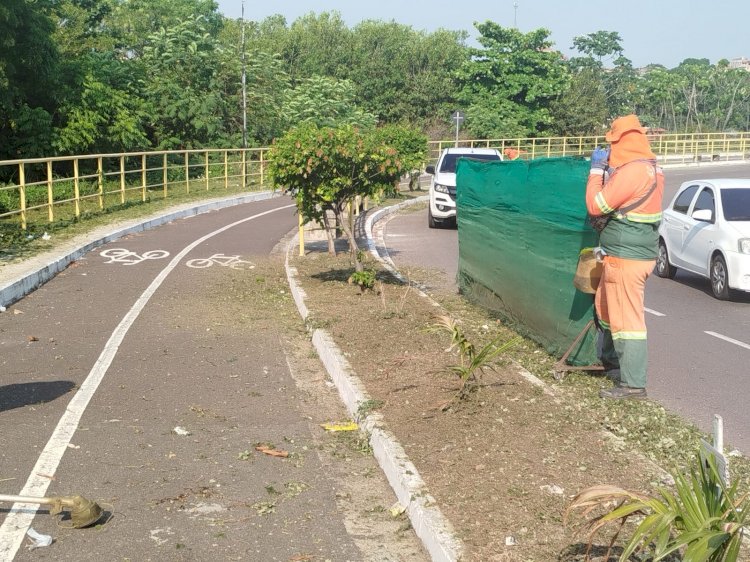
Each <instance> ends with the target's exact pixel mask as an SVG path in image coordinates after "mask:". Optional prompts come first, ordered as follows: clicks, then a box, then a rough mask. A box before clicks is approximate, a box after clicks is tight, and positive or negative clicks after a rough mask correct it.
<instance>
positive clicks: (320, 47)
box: [0, 0, 750, 159]
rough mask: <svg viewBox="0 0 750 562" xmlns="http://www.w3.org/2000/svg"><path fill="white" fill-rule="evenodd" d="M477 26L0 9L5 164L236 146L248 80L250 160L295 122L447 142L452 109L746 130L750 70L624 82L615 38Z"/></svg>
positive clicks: (506, 119) (119, 5) (140, 4)
mask: <svg viewBox="0 0 750 562" xmlns="http://www.w3.org/2000/svg"><path fill="white" fill-rule="evenodd" d="M243 25H244V34H243ZM475 27H476V31H477V33H478V37H477V41H478V46H469V45H467V39H468V33H467V32H466V31H451V30H447V29H440V30H436V31H434V32H431V33H427V32H425V31H419V30H415V29H413V28H412V27H410V26H407V25H403V24H400V23H397V22H394V21H389V22H386V21H377V20H368V21H363V22H360V23H358V24H357V25H355V26H353V27H349V26H348V25H347V24H346V23H345V22H344V20H343V18H342V17H341V15H340V14H338V13H337V12H322V13H315V12H310V13H308V14H306V15H304V16H302V17H300V18H299V19H297V20H296V21H293V22H287V21H286V20H285V18H284V17H282V16H280V15H275V16H271V17H268V18H266V19H264V20H261V21H245V22H241V21H240V20H236V19H228V18H226V17H224V16H223V15H222V14H221V13H219V12H218V9H217V4H216V2H215V1H214V0H162V1H160V2H153V1H152V0H0V29H2V34H0V158H2V159H7V158H19V157H33V156H43V155H66V154H76V153H84V152H109V151H134V150H143V149H153V148H183V147H185V148H188V147H208V146H215V147H222V146H240V145H241V141H242V136H243V135H242V133H243V104H242V80H241V77H242V71H243V68H244V71H245V75H246V88H245V89H246V95H247V104H246V111H247V136H248V144H249V145H250V146H267V145H269V144H270V143H271V142H272V141H273V139H274V138H278V137H281V136H283V135H284V133H285V132H286V131H287V130H288V129H289V128H290V127H294V126H296V125H297V124H299V123H301V122H308V121H310V122H314V123H316V124H318V125H319V126H329V125H335V124H352V125H356V126H359V127H365V128H368V127H372V126H378V127H382V126H383V125H387V124H394V123H398V124H408V126H409V127H411V128H413V129H415V130H416V131H418V132H419V133H420V134H426V135H427V136H428V137H429V138H432V139H446V138H452V136H453V129H452V123H451V120H450V116H451V114H452V113H453V112H454V111H456V110H461V111H464V112H465V114H466V121H465V122H464V124H463V128H462V134H463V135H465V136H467V137H471V138H481V137H494V138H509V137H516V136H532V137H542V136H549V135H585V134H595V133H600V132H601V130H602V128H603V127H604V126H605V125H606V124H607V123H608V122H609V120H610V119H611V118H612V117H614V116H617V115H621V114H624V113H629V112H636V113H638V114H639V115H640V116H641V119H642V121H643V122H644V123H645V124H647V125H650V126H653V127H661V128H664V129H666V130H668V131H672V132H693V131H701V132H710V131H732V130H747V129H748V128H749V127H750V72H747V71H746V70H744V69H736V68H730V66H729V64H728V62H727V61H718V62H717V63H715V64H712V63H711V62H710V61H708V60H706V59H686V60H685V61H683V62H682V63H681V64H679V65H678V66H677V67H675V68H671V69H670V68H665V67H663V66H659V65H649V66H647V67H645V68H642V69H637V68H634V67H633V65H632V62H631V61H630V60H629V59H628V58H627V56H626V55H627V53H626V52H625V49H624V48H623V46H622V38H621V36H620V35H619V33H618V32H616V31H612V30H592V31H591V32H590V33H589V34H586V35H581V36H578V37H575V38H574V39H573V41H572V45H570V46H562V47H561V46H557V45H554V44H552V42H551V40H550V36H549V31H547V30H545V29H536V30H532V31H529V32H521V31H519V30H517V29H514V28H507V27H503V26H501V25H499V24H498V23H495V22H492V21H486V22H483V23H477V24H475ZM243 35H244V42H243V40H242V38H243ZM567 47H570V49H569V50H572V56H571V57H570V58H569V59H566V57H565V56H564V55H563V53H562V52H561V48H562V49H565V50H566V52H567V51H568V49H567Z"/></svg>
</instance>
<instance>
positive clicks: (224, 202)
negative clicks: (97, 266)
mask: <svg viewBox="0 0 750 562" xmlns="http://www.w3.org/2000/svg"><path fill="white" fill-rule="evenodd" d="M275 196H278V193H274V192H272V191H264V192H260V193H252V194H249V195H241V196H233V197H228V198H224V199H216V200H213V201H209V202H206V203H203V204H201V205H198V206H193V205H191V204H186V205H184V206H182V207H178V208H177V209H174V210H172V211H170V212H168V213H167V214H164V215H158V216H153V217H151V218H147V219H146V220H144V219H133V220H132V221H129V222H127V223H125V225H124V226H123V227H122V228H119V229H118V230H115V231H110V230H109V229H111V228H112V227H102V228H100V229H97V230H95V231H92V232H91V233H89V234H87V235H86V239H87V240H88V241H87V242H85V243H83V244H81V243H80V242H77V241H76V240H75V239H74V240H73V241H72V242H71V243H69V244H68V245H67V246H65V245H64V246H63V247H62V250H61V249H57V250H54V251H52V252H48V253H46V254H42V255H40V256H36V257H35V258H32V259H30V260H28V261H26V262H24V264H23V266H22V267H23V270H21V271H19V277H17V279H16V280H11V281H10V282H5V284H4V285H0V306H2V307H7V306H10V305H11V304H13V303H14V302H16V301H18V300H19V299H21V298H23V297H24V296H26V295H28V294H29V293H31V292H32V291H34V290H36V289H38V288H39V287H41V286H42V285H44V284H45V283H46V282H47V281H49V280H50V279H52V278H53V277H54V276H55V275H57V274H58V273H60V272H61V271H63V270H64V269H65V268H66V267H68V266H69V265H70V264H71V263H73V262H74V261H76V260H77V259H79V258H80V257H81V256H83V255H84V254H86V253H87V252H90V251H91V250H93V249H94V248H97V247H99V246H102V245H104V244H108V243H109V242H112V241H114V240H118V239H119V238H122V237H123V236H127V235H128V234H133V233H135V232H142V231H144V230H149V229H151V228H154V227H157V226H161V225H162V224H165V223H168V222H172V221H174V220H177V219H182V218H185V217H191V216H195V215H199V214H202V213H207V212H209V211H215V210H218V209H223V208H225V207H233V206H235V205H240V204H242V203H249V202H251V201H262V200H264V199H270V198H271V197H275ZM61 251H62V254H61ZM6 267H7V268H8V269H7V271H11V274H10V275H11V276H13V273H12V272H13V270H14V269H17V268H14V267H13V266H12V265H9V266H6ZM0 273H5V271H4V270H0ZM0 283H3V282H2V281H0Z"/></svg>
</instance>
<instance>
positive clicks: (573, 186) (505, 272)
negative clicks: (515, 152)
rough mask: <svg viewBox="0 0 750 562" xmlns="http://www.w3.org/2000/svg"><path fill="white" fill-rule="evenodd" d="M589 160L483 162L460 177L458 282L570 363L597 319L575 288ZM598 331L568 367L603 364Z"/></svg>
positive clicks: (590, 236)
mask: <svg viewBox="0 0 750 562" xmlns="http://www.w3.org/2000/svg"><path fill="white" fill-rule="evenodd" d="M589 167H590V164H589V163H588V162H587V161H585V160H584V159H583V158H545V159H537V160H513V161H507V162H479V161H475V160H469V159H466V158H462V159H461V160H460V161H459V163H458V167H457V170H456V173H457V177H456V183H457V190H456V191H457V208H458V211H457V212H458V244H459V263H458V278H459V279H458V282H459V286H460V288H461V291H462V293H463V294H464V295H466V296H467V297H468V298H469V299H471V300H473V301H474V302H477V303H478V304H480V305H481V306H483V307H485V308H487V309H489V310H492V311H494V312H495V313H497V314H499V315H500V316H501V317H502V318H503V319H504V320H505V321H506V322H507V323H509V324H510V325H511V326H512V327H513V328H514V329H515V330H516V331H517V332H519V333H521V334H523V335H525V336H527V337H529V338H531V339H533V340H534V341H536V342H538V343H539V344H541V345H542V346H544V348H545V349H547V351H548V352H550V353H551V354H553V355H556V356H557V357H560V356H562V355H563V354H564V353H565V351H566V350H567V349H568V348H569V347H570V346H571V344H572V343H573V341H574V340H575V339H576V336H577V335H578V334H579V333H580V332H581V330H582V329H583V328H584V327H585V326H586V324H587V323H588V322H589V320H591V319H592V317H593V311H592V309H593V302H594V300H593V295H589V294H585V293H581V292H579V291H577V290H576V289H575V287H573V276H574V274H575V270H576V265H577V263H578V253H579V251H580V250H581V248H585V247H591V246H595V245H596V234H595V232H594V231H593V230H592V229H591V228H590V226H589V225H588V223H587V221H586V202H585V195H586V179H587V176H588V172H589ZM597 362H598V361H597V358H596V341H595V333H594V331H593V330H590V331H589V333H588V335H587V336H586V337H585V338H584V339H583V340H581V342H580V344H579V345H578V346H577V349H574V350H573V351H572V352H571V354H570V356H569V358H568V363H570V364H572V365H591V364H595V363H597Z"/></svg>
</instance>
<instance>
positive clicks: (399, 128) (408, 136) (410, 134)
mask: <svg viewBox="0 0 750 562" xmlns="http://www.w3.org/2000/svg"><path fill="white" fill-rule="evenodd" d="M373 135H374V136H375V139H377V140H376V142H378V143H381V144H384V145H387V146H392V147H393V148H394V149H396V152H397V153H398V155H399V160H400V161H401V168H402V170H403V171H404V172H405V173H408V174H409V188H410V189H412V190H413V189H414V188H415V187H416V188H417V189H418V188H419V175H420V170H421V168H422V166H424V165H425V163H426V162H427V153H428V146H427V141H428V139H427V135H425V134H424V133H422V132H420V131H418V130H416V129H415V128H414V127H411V126H409V125H384V126H382V127H378V129H377V130H376V131H374V132H373ZM383 189H384V190H385V191H386V192H387V191H391V190H392V189H394V185H393V184H391V185H384V186H383Z"/></svg>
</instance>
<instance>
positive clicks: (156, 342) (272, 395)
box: [0, 198, 424, 560]
mask: <svg viewBox="0 0 750 562" xmlns="http://www.w3.org/2000/svg"><path fill="white" fill-rule="evenodd" d="M289 204H290V201H289V200H287V199H280V198H279V199H274V200H269V201H259V202H255V203H251V204H247V205H240V206H237V207H231V208H227V209H224V210H221V211H216V212H212V213H208V214H205V215H199V216H195V217H193V218H189V219H182V220H177V221H175V222H172V223H169V224H167V225H165V226H162V227H159V228H157V229H154V230H150V231H145V232H140V233H135V234H131V235H128V236H127V237H126V238H124V239H120V240H117V241H115V242H112V243H110V244H108V245H106V246H102V247H101V248H98V249H96V250H94V251H92V252H89V253H88V254H86V255H85V256H83V257H82V258H81V259H79V260H78V261H76V262H75V263H74V264H73V265H72V266H71V267H69V268H68V269H66V270H65V271H64V272H63V273H62V274H60V275H58V276H57V277H55V278H54V279H52V280H51V281H49V282H48V283H46V284H45V285H43V286H42V287H41V288H40V289H39V290H37V291H36V292H34V293H32V294H30V295H28V296H27V297H25V298H23V299H22V300H20V301H18V302H16V303H15V304H14V305H13V306H11V307H9V309H8V310H7V311H6V312H5V313H3V314H0V357H1V359H0V368H1V369H2V370H1V372H2V375H0V377H1V378H0V391H1V392H0V432H1V433H2V442H3V443H4V444H5V446H4V448H3V450H2V451H0V493H7V494H18V493H19V492H20V491H21V490H22V488H23V487H24V483H26V482H27V479H29V481H31V480H36V482H37V485H38V483H39V482H43V483H44V486H48V489H46V493H47V494H48V495H51V494H59V495H67V494H72V493H80V494H83V495H85V496H87V497H90V498H91V499H95V500H96V501H99V502H102V503H106V504H108V505H106V506H105V508H106V509H108V510H110V511H112V513H113V515H114V516H113V517H112V518H111V520H110V521H109V523H107V524H106V525H104V526H102V527H100V528H94V529H87V530H77V531H70V530H61V529H59V528H58V527H57V526H56V520H55V519H54V518H53V517H50V516H49V515H45V514H44V513H43V510H42V512H41V514H40V515H38V516H37V517H36V518H35V519H34V521H33V523H32V525H33V527H34V528H35V529H36V530H37V531H40V532H42V533H47V534H50V535H52V536H54V537H55V543H54V544H53V545H52V546H50V547H47V548H44V549H40V550H36V551H33V552H31V553H29V552H28V551H27V550H26V549H25V548H23V547H22V548H21V549H20V550H18V554H17V556H16V559H18V560H24V559H27V558H28V559H31V558H33V559H37V560H38V559H46V558H50V559H51V558H53V557H54V558H56V559H60V558H63V559H65V558H76V559H83V560H86V559H91V560H93V559H101V558H102V557H104V558H106V559H123V560H125V559H131V560H206V559H209V558H211V557H213V558H217V559H222V560H224V559H225V560H231V559H236V560H292V559H295V557H296V559H297V560H400V559H414V560H421V559H424V558H423V556H424V555H423V554H422V553H421V550H420V547H419V545H418V544H417V541H416V539H415V538H414V537H413V536H402V537H401V538H399V539H398V540H395V539H394V537H393V536H392V533H393V526H394V525H396V527H398V526H399V525H401V524H402V523H398V522H389V521H387V516H383V513H384V512H385V511H386V510H385V509H383V508H384V507H387V506H388V505H390V504H389V503H388V502H391V501H395V500H394V498H393V496H392V494H391V493H390V491H389V490H388V489H387V488H386V486H385V484H384V483H383V481H382V478H381V477H380V476H379V475H378V474H377V472H378V471H377V469H376V467H375V465H374V462H373V461H372V459H369V460H368V461H366V462H365V461H363V460H362V459H363V458H366V457H364V456H361V455H360V456H357V455H354V454H353V452H352V451H351V450H348V449H346V448H344V450H343V452H342V445H341V443H340V442H337V441H335V440H334V439H335V438H333V437H331V436H328V435H326V434H324V432H322V430H321V429H320V427H319V424H320V423H322V422H325V421H331V419H334V418H335V417H336V416H343V415H344V414H343V409H342V408H341V406H340V405H339V404H338V400H337V397H336V395H335V391H334V390H333V389H330V388H328V387H327V386H326V385H325V384H324V381H323V378H324V377H323V375H322V373H321V371H320V365H319V363H317V361H312V362H310V361H309V360H310V355H311V354H310V351H309V349H307V350H305V349H304V344H305V342H304V340H305V338H304V333H303V331H302V330H301V328H299V327H298V330H299V331H298V333H296V334H294V333H292V335H290V334H289V331H288V330H285V329H284V326H277V325H276V320H275V317H277V315H279V314H280V315H281V316H282V317H288V318H292V317H293V316H294V309H293V304H292V303H291V299H289V298H288V296H285V295H283V288H280V287H281V286H282V285H278V286H277V281H278V280H277V279H272V275H273V272H274V271H275V270H274V269H273V267H274V266H273V265H272V262H268V256H269V254H270V253H271V251H272V248H273V246H274V243H275V242H277V241H278V240H279V239H281V238H282V237H283V236H284V235H285V234H286V233H287V232H289V231H290V230H291V229H293V228H294V226H295V224H296V216H295V214H294V210H293V209H282V210H276V209H279V207H283V206H286V205H289ZM263 213H267V214H263ZM251 216H255V217H256V218H253V219H252V220H247V219H248V217H251ZM227 225H234V226H232V227H230V228H228V229H226V230H225V231H223V232H217V231H218V230H220V229H224V228H226V227H227ZM211 233H216V234H214V235H212V236H210V237H207V236H208V235H209V234H211ZM203 237H206V238H205V239H204V240H203V241H202V242H200V243H198V244H196V245H195V247H194V248H192V249H189V247H190V245H191V244H193V243H195V242H196V241H198V240H200V239H201V238H203ZM113 249H122V250H127V253H125V252H120V253H118V252H113ZM186 250H187V251H186ZM102 252H104V255H102ZM181 252H185V254H184V256H182V257H181V258H180V259H179V260H177V261H174V263H173V260H174V259H175V256H179V255H180V253H181ZM165 253H169V256H165V257H160V256H161V255H163V254H165ZM232 256H235V257H234V258H232ZM143 257H147V258H148V257H150V258H151V259H141V258H143ZM212 257H213V259H212ZM193 260H198V261H197V262H196V261H193ZM191 261H192V265H193V266H196V265H198V266H203V267H189V266H188V265H187V264H189V263H191ZM209 263H210V264H211V265H210V266H209ZM169 264H172V266H173V267H172V269H171V270H169V271H168V273H167V274H166V275H164V272H165V271H166V269H167V268H168V267H169ZM269 274H270V275H269ZM160 275H161V276H163V279H161V280H160V284H158V286H156V287H154V285H153V284H154V283H155V281H156V280H157V279H159V276H160ZM256 278H257V279H256ZM248 280H256V285H257V286H256V287H253V284H252V283H250V284H248ZM149 287H151V289H153V294H152V295H151V296H150V298H149V300H148V301H147V302H145V303H143V302H142V303H141V304H142V308H141V309H140V310H139V312H138V313H137V315H136V316H135V317H134V318H133V319H132V323H131V324H130V326H129V327H128V328H127V331H126V332H125V333H124V334H123V335H122V338H121V341H115V342H113V340H112V339H111V336H112V334H113V332H115V331H116V329H117V327H118V324H119V325H120V326H122V324H121V321H123V319H124V318H126V316H127V315H128V314H129V313H131V314H132V311H133V307H134V305H135V303H137V302H139V299H140V300H141V301H143V295H144V291H147V290H148V289H149ZM238 287H239V289H238ZM248 287H249V289H248ZM256 290H257V292H258V294H255V295H253V294H250V295H249V299H248V300H249V302H251V303H258V302H262V303H266V304H267V305H268V306H270V307H272V308H273V310H272V311H269V310H260V309H254V310H248V307H247V304H243V302H242V297H243V291H249V292H250V293H253V292H255V291H256ZM271 312H273V314H272V313H271ZM297 322H298V320H297ZM107 349H110V356H111V357H110V360H111V364H110V365H109V366H108V367H107V368H106V370H105V373H104V374H103V375H102V378H101V383H100V384H99V386H98V388H97V389H96V392H94V393H93V394H92V397H91V399H90V402H89V403H88V405H87V407H86V408H85V410H83V411H82V413H81V416H80V420H79V421H78V422H77V423H76V427H75V428H74V432H73V433H72V437H70V442H69V443H65V442H63V443H62V445H61V446H62V447H63V449H64V450H63V453H64V455H63V456H62V458H61V461H60V464H59V466H57V467H56V468H55V469H53V470H52V471H49V473H40V472H39V470H36V468H38V466H39V465H38V464H37V465H36V467H35V463H37V462H38V459H39V457H40V452H42V450H43V449H45V446H46V445H47V444H48V443H47V442H48V440H49V438H50V435H54V434H55V432H56V431H57V429H56V425H57V424H58V421H59V420H60V419H61V417H63V416H64V415H68V414H70V412H71V409H72V407H71V404H72V403H73V400H72V398H73V396H75V395H76V394H75V393H76V392H77V391H78V390H79V389H82V388H83V387H85V386H86V382H85V381H86V380H87V377H89V376H90V374H91V373H92V372H94V371H95V370H96V369H97V368H101V365H102V361H103V355H104V353H103V350H107ZM321 388H322V390H321ZM177 428H180V429H177ZM182 429H184V431H185V432H187V433H189V435H181V434H180V433H182ZM258 443H271V444H274V445H275V446H276V447H277V448H279V449H283V450H286V451H287V452H289V453H290V456H289V457H287V458H279V457H273V456H269V455H264V454H262V453H259V452H257V451H255V449H254V447H255V445H256V444H258ZM58 448H59V445H58ZM363 462H365V464H363ZM367 463H369V465H368V464H367ZM360 471H361V473H359V472H360ZM30 475H31V476H30ZM362 475H364V476H362ZM363 482H364V484H365V485H364V486H362V485H361V484H362V483H363ZM358 484H359V485H358ZM363 506H365V507H364V508H363ZM366 506H370V507H371V510H370V511H371V513H369V514H367V515H366V516H365V518H364V519H368V518H369V519H373V518H377V517H378V514H379V515H380V520H379V521H376V522H374V523H373V521H369V522H368V521H366V520H365V521H363V520H362V519H363V517H362V513H354V511H356V509H355V508H357V509H360V511H362V509H364V511H367V507H366ZM4 507H7V506H6V505H3V506H2V508H4ZM3 511H6V512H7V509H1V508H0V518H1V517H3V515H2V513H3ZM5 523H7V520H6V522H5ZM368 525H369V526H368ZM7 527H10V526H9V525H7V524H4V525H3V529H2V530H0V546H2V545H6V546H7V545H8V544H9V543H13V542H14V541H15V546H18V545H17V533H16V537H15V538H14V535H13V530H12V529H9V528H7ZM389 533H390V534H389ZM353 535H354V536H353ZM399 541H400V542H401V544H400V545H395V546H394V545H393V544H390V543H398V542H399ZM23 542H24V544H27V543H28V540H27V539H24V541H23ZM11 548H12V544H11ZM0 552H3V551H2V550H0ZM0 559H2V556H0Z"/></svg>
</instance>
